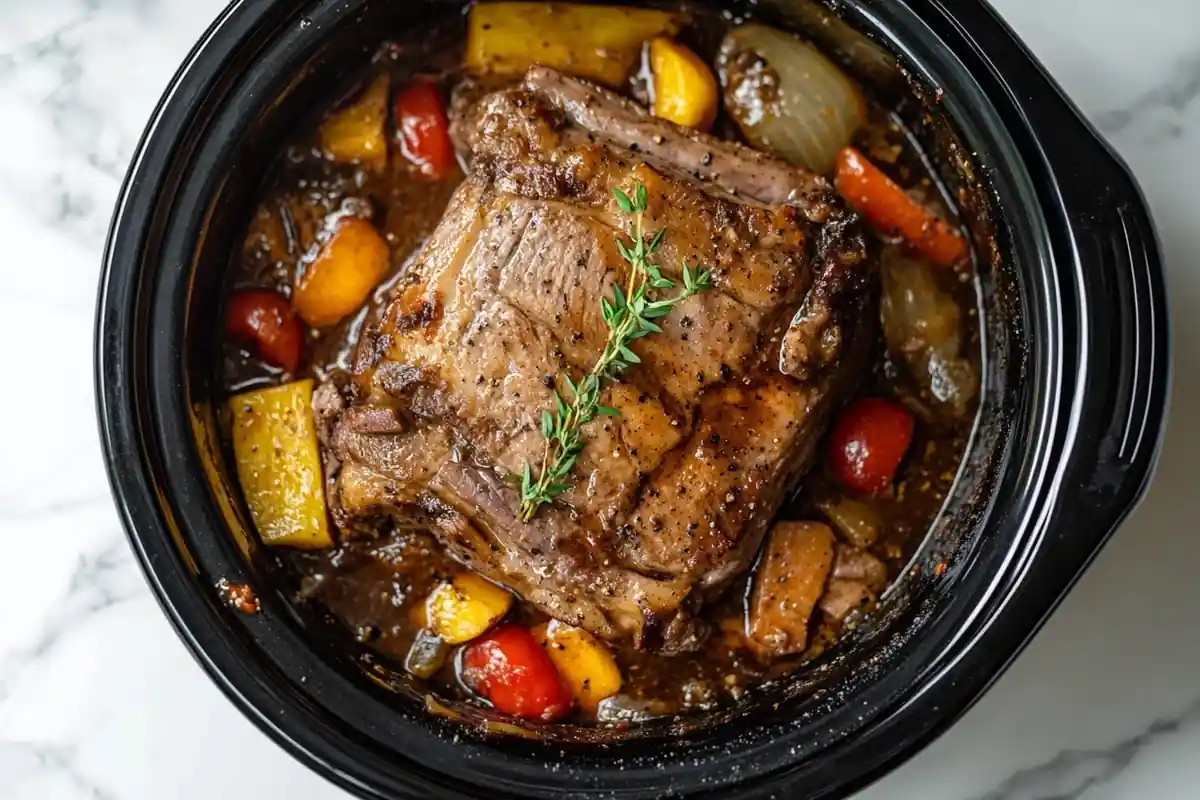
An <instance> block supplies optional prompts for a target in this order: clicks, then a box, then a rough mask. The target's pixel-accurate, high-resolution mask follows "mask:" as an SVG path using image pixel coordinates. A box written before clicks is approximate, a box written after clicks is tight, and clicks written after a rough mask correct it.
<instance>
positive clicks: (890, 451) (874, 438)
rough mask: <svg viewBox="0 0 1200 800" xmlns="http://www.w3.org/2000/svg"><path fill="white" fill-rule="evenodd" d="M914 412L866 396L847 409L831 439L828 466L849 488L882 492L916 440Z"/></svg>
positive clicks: (835, 426)
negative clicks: (914, 434) (914, 437)
mask: <svg viewBox="0 0 1200 800" xmlns="http://www.w3.org/2000/svg"><path fill="white" fill-rule="evenodd" d="M913 425H914V421H913V415H912V413H911V412H910V411H909V410H908V409H907V408H905V407H904V406H902V405H900V404H899V403H897V402H895V401H893V400H884V399H883V398H880V397H864V398H863V399H861V400H858V401H856V402H854V403H852V404H851V405H850V406H849V407H848V408H846V409H845V410H844V411H843V412H842V413H841V415H839V416H838V418H837V421H836V422H835V423H834V425H833V433H832V434H831V435H830V438H829V466H830V468H831V469H832V470H833V474H834V475H835V476H837V479H838V480H840V481H841V482H842V483H843V484H845V485H846V486H847V487H849V488H851V489H854V490H856V491H860V492H881V491H883V490H884V489H886V488H888V487H889V486H891V485H892V481H893V480H894V479H895V477H896V468H897V467H899V466H900V462H901V460H903V458H904V454H905V452H906V451H907V450H908V446H909V445H910V444H912V437H913Z"/></svg>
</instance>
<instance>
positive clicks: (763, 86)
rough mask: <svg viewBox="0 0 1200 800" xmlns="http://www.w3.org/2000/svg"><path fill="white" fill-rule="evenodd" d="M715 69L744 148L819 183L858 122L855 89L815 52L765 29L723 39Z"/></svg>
mask: <svg viewBox="0 0 1200 800" xmlns="http://www.w3.org/2000/svg"><path fill="white" fill-rule="evenodd" d="M718 67H719V71H720V75H721V86H722V87H723V89H724V94H725V107H726V109H728V111H729V113H730V115H732V116H733V118H734V119H735V120H737V123H738V125H739V126H740V127H741V129H742V134H743V135H744V136H745V137H746V140H747V141H748V142H750V144H752V145H753V146H755V147H756V148H758V149H760V150H763V151H765V152H768V153H772V154H774V155H777V156H780V157H782V158H785V159H787V160H788V161H791V162H792V163H793V164H798V165H800V166H804V167H808V168H809V169H811V170H813V171H814V172H819V173H821V174H823V175H828V174H829V173H830V172H831V171H832V170H833V163H834V160H835V159H836V158H837V154H838V151H839V150H841V149H842V148H843V147H845V146H846V145H847V144H849V143H850V138H851V137H852V136H853V135H854V132H855V131H856V130H857V129H858V128H859V127H860V126H861V125H862V123H863V119H864V118H865V116H866V106H865V105H864V103H863V97H862V92H861V91H859V88H858V86H856V85H855V84H854V82H853V81H851V80H850V79H849V78H848V77H846V75H845V74H844V73H843V72H842V71H841V70H840V69H838V68H837V67H836V66H834V64H833V62H831V61H830V60H829V59H828V58H826V57H825V56H824V55H823V54H822V53H821V51H820V50H818V49H817V48H816V47H814V46H813V45H811V44H809V43H807V42H802V41H800V40H799V39H796V38H794V37H792V36H791V35H790V34H787V33H784V32H783V31H779V30H776V29H774V28H768V27H767V26H765V25H754V24H751V25H742V26H740V27H738V28H734V29H733V30H732V31H730V33H729V34H728V35H727V36H726V37H725V41H724V42H722V44H721V54H720V58H719V60H718Z"/></svg>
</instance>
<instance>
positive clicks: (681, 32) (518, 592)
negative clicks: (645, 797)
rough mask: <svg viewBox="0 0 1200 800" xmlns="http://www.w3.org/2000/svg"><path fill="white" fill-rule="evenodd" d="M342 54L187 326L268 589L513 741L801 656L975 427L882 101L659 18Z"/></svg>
mask: <svg viewBox="0 0 1200 800" xmlns="http://www.w3.org/2000/svg"><path fill="white" fill-rule="evenodd" d="M416 56H419V57H416ZM416 63H419V64H421V65H422V67H421V69H419V70H414V68H413V67H412V64H416ZM375 64H376V66H375V67H374V68H373V69H372V71H371V72H370V73H369V74H366V75H363V76H362V80H361V83H360V84H359V87H358V89H357V90H356V91H355V92H354V93H352V94H351V95H350V96H349V97H348V98H346V99H342V100H336V101H333V102H331V104H330V108H329V110H328V112H327V113H326V114H325V116H324V118H323V119H322V121H321V122H320V123H319V125H318V127H317V128H316V129H315V130H313V131H311V132H308V133H307V134H306V135H305V136H303V137H301V138H300V139H298V140H297V141H295V142H293V143H291V144H290V145H289V146H288V147H287V149H286V152H285V153H284V156H283V157H282V158H281V159H280V162H279V166H278V167H277V168H276V171H275V174H274V177H273V179H272V180H271V182H270V184H269V187H268V188H267V190H266V191H265V192H264V194H263V196H262V199H261V202H260V204H259V206H258V208H257V211H256V213H255V214H254V216H253V219H251V220H250V221H249V226H248V232H247V235H246V238H245V246H244V248H243V249H242V251H241V252H240V254H239V255H238V257H237V261H236V264H235V265H234V269H233V272H232V277H231V279H230V281H229V285H228V289H227V296H226V300H225V329H224V331H223V333H222V337H223V339H222V341H223V348H224V359H223V366H222V370H223V371H222V384H223V386H224V387H225V389H226V390H227V392H228V402H227V404H226V407H225V415H224V420H223V423H224V425H225V426H226V429H227V431H228V441H229V444H230V448H231V451H232V454H233V458H234V462H235V463H236V466H237V474H238V477H239V481H240V484H241V488H242V492H243V494H244V497H245V500H246V503H247V505H248V507H249V510H250V512H251V516H252V518H253V520H254V523H255V525H256V527H257V529H258V533H259V535H260V537H261V538H262V540H263V542H264V543H265V544H267V545H268V546H270V547H271V548H272V552H273V555H274V556H275V557H276V561H277V566H278V569H279V570H281V571H282V572H283V573H284V575H285V576H287V581H288V583H289V585H290V586H291V587H292V591H293V592H294V594H295V596H296V598H297V600H298V601H299V602H302V603H307V604H312V605H314V606H316V607H318V608H320V609H323V610H325V611H328V612H329V613H331V614H332V615H333V616H334V617H336V618H337V619H338V620H339V621H340V622H341V623H342V624H343V625H344V626H345V627H346V628H347V629H348V630H349V631H350V632H352V634H353V635H354V636H356V637H357V638H358V639H359V640H360V641H361V642H363V643H365V644H366V645H368V646H369V647H370V648H371V649H372V650H374V651H375V653H376V654H377V656H378V657H379V658H380V659H382V660H384V661H386V662H388V663H391V664H394V665H395V666H396V667H397V669H402V670H405V671H407V673H409V674H410V675H411V676H412V677H413V678H414V679H417V680H419V681H421V682H424V685H426V686H427V687H428V691H429V692H430V693H431V694H432V695H436V696H438V697H441V698H442V699H444V700H452V701H467V702H472V703H478V704H483V705H490V706H491V707H493V708H494V709H495V710H496V712H497V713H499V714H501V715H512V716H515V717H520V718H524V719H535V720H543V721H558V720H570V721H574V722H579V723H588V722H591V723H595V724H607V725H631V724H637V723H639V722H641V721H644V720H649V719H654V718H658V717H674V716H676V715H680V714H685V713H687V712H689V711H693V710H709V709H713V708H717V707H721V706H726V705H731V704H735V703H737V702H738V700H739V698H740V697H741V696H742V695H743V693H744V692H745V691H746V689H747V688H748V687H751V686H753V685H755V684H757V683H760V682H762V681H764V680H767V679H770V678H772V677H777V676H779V675H782V674H786V673H788V672H790V671H792V670H795V669H798V668H799V669H803V666H802V665H803V663H804V662H805V661H807V660H808V659H811V658H812V657H813V656H815V655H817V654H819V653H820V652H822V651H823V650H824V649H825V648H827V647H829V646H830V645H831V644H832V643H833V642H835V641H836V640H837V639H838V637H839V636H840V635H841V634H842V632H843V631H845V630H847V629H848V628H850V627H853V626H854V625H855V624H856V623H857V622H858V621H859V620H860V619H861V618H862V616H863V615H865V614H870V613H871V612H872V609H873V606H874V604H875V602H876V600H877V598H878V596H879V593H880V592H881V591H882V590H883V589H884V588H885V587H886V586H887V585H888V583H889V581H890V580H891V578H892V577H893V576H894V574H895V572H896V571H897V569H898V568H899V566H900V565H901V564H902V563H903V561H904V559H905V558H906V557H907V556H908V555H909V553H910V552H911V548H912V547H913V546H915V543H916V542H917V541H919V540H920V538H921V536H922V534H923V532H924V531H925V530H926V529H927V528H928V526H929V524H930V523H931V521H932V519H933V517H934V515H935V514H936V512H937V510H938V508H939V507H940V505H941V503H942V501H943V499H944V496H945V492H946V491H947V489H948V487H949V485H950V483H951V481H952V480H953V476H954V474H955V471H956V469H957V467H958V463H959V460H960V458H961V455H962V452H963V448H964V444H965V441H966V436H967V434H968V432H969V430H970V427H971V424H972V421H973V419H974V415H975V411H976V395H977V393H978V383H979V379H978V372H979V337H978V333H977V330H976V318H975V308H976V305H977V304H976V295H975V291H976V289H975V282H974V274H973V271H972V264H971V253H970V250H969V248H968V244H967V240H966V238H965V237H964V236H963V235H962V233H961V232H960V231H959V229H958V227H957V226H956V223H955V222H954V218H953V215H952V210H951V209H949V208H948V207H946V205H945V204H944V203H943V202H942V200H941V195H940V194H939V193H938V190H937V186H936V184H935V183H934V182H933V180H932V178H931V176H930V175H929V174H928V172H927V171H926V170H925V168H924V166H923V162H922V159H921V154H919V153H917V152H915V151H914V148H913V145H912V144H911V138H910V137H908V136H907V135H906V132H905V131H904V130H903V129H902V128H901V127H900V126H899V124H898V122H897V118H896V117H895V115H893V114H890V113H889V112H888V110H887V109H885V108H882V107H880V106H878V105H877V104H876V103H875V102H874V101H873V100H872V99H871V98H870V97H868V96H867V95H866V94H865V93H864V92H863V90H862V89H861V88H860V87H859V86H858V85H856V83H855V82H854V81H853V80H851V79H850V78H849V77H848V76H847V75H846V74H845V73H844V72H843V71H842V70H841V69H840V68H839V67H838V66H837V65H835V64H834V63H833V62H832V61H831V60H829V59H828V58H827V57H826V56H825V55H823V54H822V53H821V51H819V50H818V49H817V48H816V47H814V46H813V45H812V44H810V43H808V42H806V41H803V40H802V39H799V38H797V37H795V36H794V35H792V34H790V33H787V32H784V31H781V30H777V29H774V28H771V27H768V26H765V25H763V24H760V23H758V22H755V21H740V22H737V23H734V22H731V21H730V20H729V19H727V18H726V17H724V16H720V15H717V14H710V13H707V12H702V11H697V10H695V9H690V8H689V9H687V10H683V9H681V10H679V11H677V12H672V11H662V10H645V9H635V8H624V7H619V6H583V5H572V4H565V3H529V4H526V3H486V4H479V5H476V6H474V7H472V8H471V9H470V12H469V15H468V16H467V18H466V23H465V30H464V29H462V28H460V27H454V28H452V29H451V28H445V29H439V31H438V32H437V33H436V35H433V36H430V35H429V33H428V32H427V31H426V32H424V33H423V34H422V35H421V37H420V38H419V39H415V40H413V41H406V40H403V39H401V40H398V41H396V42H395V43H393V44H389V45H388V46H387V47H386V48H385V49H384V51H383V52H382V53H381V54H380V57H379V58H378V59H376V60H375Z"/></svg>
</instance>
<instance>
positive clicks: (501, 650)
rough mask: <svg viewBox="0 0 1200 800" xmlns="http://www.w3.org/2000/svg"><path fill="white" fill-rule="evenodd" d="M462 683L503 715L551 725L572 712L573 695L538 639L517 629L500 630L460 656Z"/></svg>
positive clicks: (497, 629) (504, 626)
mask: <svg viewBox="0 0 1200 800" xmlns="http://www.w3.org/2000/svg"><path fill="white" fill-rule="evenodd" d="M462 665H463V666H462V673H463V680H465V681H466V683H467V685H468V686H471V687H472V688H473V689H475V691H477V692H479V693H480V694H482V695H483V696H484V697H486V698H487V699H488V700H490V701H491V703H492V705H494V706H495V707H496V708H498V709H500V710H501V711H503V712H504V713H506V714H511V715H513V716H514V717H523V718H525V719H541V720H545V721H547V722H549V721H550V720H554V719H558V718H560V717H562V716H563V715H565V714H566V713H567V711H568V710H570V708H571V692H570V691H569V690H568V689H567V687H566V684H564V683H563V681H562V678H561V677H560V676H559V674H558V670H557V669H556V668H555V666H554V662H553V661H551V660H550V656H548V655H547V654H546V651H545V650H543V649H542V646H541V645H540V644H538V641H537V639H535V638H534V636H533V634H532V633H531V632H530V631H529V630H528V629H527V628H524V627H522V626H520V625H503V626H501V627H499V628H496V629H495V630H494V631H492V632H491V633H488V634H486V635H484V636H483V637H481V638H479V639H476V640H475V641H474V642H473V643H472V644H471V645H470V646H469V647H467V650H466V652H465V653H464V654H463V661H462Z"/></svg>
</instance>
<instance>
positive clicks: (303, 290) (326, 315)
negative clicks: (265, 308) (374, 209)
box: [292, 217, 391, 328]
mask: <svg viewBox="0 0 1200 800" xmlns="http://www.w3.org/2000/svg"><path fill="white" fill-rule="evenodd" d="M390 264H391V259H390V256H389V254H388V246H387V242H385V241H384V240H383V237H382V236H381V235H380V234H379V231H377V230H375V226H374V225H372V224H371V223H369V222H367V221H366V220H365V219H359V218H358V217H342V219H341V220H339V221H338V223H337V228H336V229H334V232H333V236H331V237H330V239H329V241H327V242H326V243H325V246H324V247H322V248H321V251H320V252H319V253H318V254H317V257H316V259H314V260H313V262H312V263H311V264H309V265H308V268H307V269H306V270H305V271H304V275H303V276H301V278H300V281H299V282H298V283H297V284H296V291H295V294H293V295H292V305H293V306H294V307H295V309H296V313H298V314H299V315H300V317H301V319H303V320H304V321H305V322H307V323H308V324H309V325H311V326H312V327H314V328H324V327H326V326H329V325H335V324H337V323H338V322H340V321H341V320H342V319H343V318H344V317H346V316H347V315H349V314H351V313H353V312H354V311H356V310H357V309H358V308H359V306H361V305H362V304H363V303H364V302H365V301H366V299H367V295H369V294H370V293H371V290H372V289H374V288H375V286H376V285H377V284H378V283H379V282H380V281H381V280H383V277H384V276H385V275H386V274H387V271H388V267H389V266H390Z"/></svg>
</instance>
